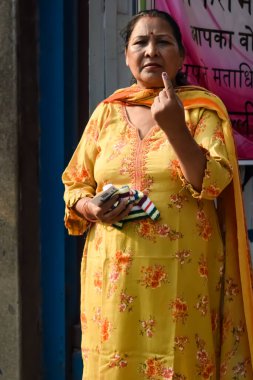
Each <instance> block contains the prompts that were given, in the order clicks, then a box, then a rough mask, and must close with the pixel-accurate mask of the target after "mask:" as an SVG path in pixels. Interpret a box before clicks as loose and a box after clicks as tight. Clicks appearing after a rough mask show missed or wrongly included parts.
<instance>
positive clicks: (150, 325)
mask: <svg viewBox="0 0 253 380" xmlns="http://www.w3.org/2000/svg"><path fill="white" fill-rule="evenodd" d="M139 322H140V325H141V329H140V334H141V335H146V336H147V337H148V338H152V337H153V335H154V328H155V325H156V321H155V319H154V318H153V317H150V318H149V319H146V320H144V321H139Z"/></svg>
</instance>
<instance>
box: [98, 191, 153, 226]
mask: <svg viewBox="0 0 253 380" xmlns="http://www.w3.org/2000/svg"><path fill="white" fill-rule="evenodd" d="M110 186H111V185H107V186H105V187H104V188H103V190H106V189H108V188H109V187H110ZM112 195H113V196H114V195H119V198H121V199H123V198H129V203H134V206H133V208H132V210H131V211H130V213H129V214H128V215H127V216H126V217H125V218H124V219H122V220H120V221H119V222H116V223H114V224H113V226H114V227H116V228H118V229H122V228H123V225H124V223H126V222H130V221H133V220H138V219H143V218H148V217H150V218H151V219H152V220H157V219H158V218H159V217H160V213H159V211H158V210H157V208H156V207H155V205H154V203H153V202H152V201H151V200H150V199H149V198H148V197H147V196H146V195H145V194H143V193H142V192H141V191H139V190H134V189H131V188H130V187H129V186H122V187H121V188H119V189H117V190H115V192H114V193H113V194H112ZM116 205H117V203H116V204H115V206H116Z"/></svg>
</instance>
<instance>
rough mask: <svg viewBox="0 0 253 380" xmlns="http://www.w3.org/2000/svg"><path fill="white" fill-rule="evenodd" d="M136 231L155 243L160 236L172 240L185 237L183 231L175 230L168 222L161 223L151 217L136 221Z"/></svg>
mask: <svg viewBox="0 0 253 380" xmlns="http://www.w3.org/2000/svg"><path fill="white" fill-rule="evenodd" d="M136 232H137V234H138V235H139V236H141V237H142V238H144V239H148V240H151V241H153V242H154V243H155V242H156V240H157V238H158V237H160V238H167V239H169V240H170V241H173V240H177V239H181V238H182V237H183V234H182V233H181V232H178V231H175V230H174V229H172V228H171V227H170V226H168V225H167V224H159V223H158V222H153V221H152V220H150V219H144V220H141V221H140V222H136Z"/></svg>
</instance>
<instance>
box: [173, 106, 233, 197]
mask: <svg viewBox="0 0 253 380" xmlns="http://www.w3.org/2000/svg"><path fill="white" fill-rule="evenodd" d="M188 117H189V119H188V122H189V125H190V129H191V126H192V125H194V124H195V122H196V118H197V119H198V121H197V122H196V124H195V127H193V128H192V129H193V130H192V131H191V132H192V133H193V136H194V139H195V141H196V142H197V143H198V144H199V146H200V147H201V149H202V150H203V154H205V156H206V169H205V173H204V178H203V182H202V189H201V191H200V192H198V191H197V190H195V189H194V188H193V186H192V185H191V184H190V183H189V182H187V180H186V179H185V178H184V176H183V174H182V172H181V171H180V173H179V176H180V179H181V181H182V183H183V186H184V187H186V188H187V189H188V190H189V191H190V193H191V194H192V196H193V197H194V198H200V199H209V200H212V199H215V198H216V197H218V196H219V194H220V193H221V192H222V191H223V190H224V188H225V187H226V186H227V185H228V184H229V183H230V182H231V180H232V177H233V171H232V166H231V164H230V162H229V159H228V153H227V149H226V145H225V139H224V133H223V128H222V120H221V119H220V118H219V116H218V114H217V113H216V112H215V111H211V110H207V109H201V110H199V111H194V110H193V111H191V112H189V114H188ZM191 119H192V120H191ZM194 119H195V121H194ZM190 120H191V121H190Z"/></svg>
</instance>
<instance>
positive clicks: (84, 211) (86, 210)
mask: <svg viewBox="0 0 253 380" xmlns="http://www.w3.org/2000/svg"><path fill="white" fill-rule="evenodd" d="M89 202H90V198H86V199H84V203H83V205H82V214H83V216H84V218H85V219H86V220H88V222H91V223H95V222H97V219H96V218H94V219H92V218H90V217H89V216H88V212H89V211H88V203H89Z"/></svg>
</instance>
